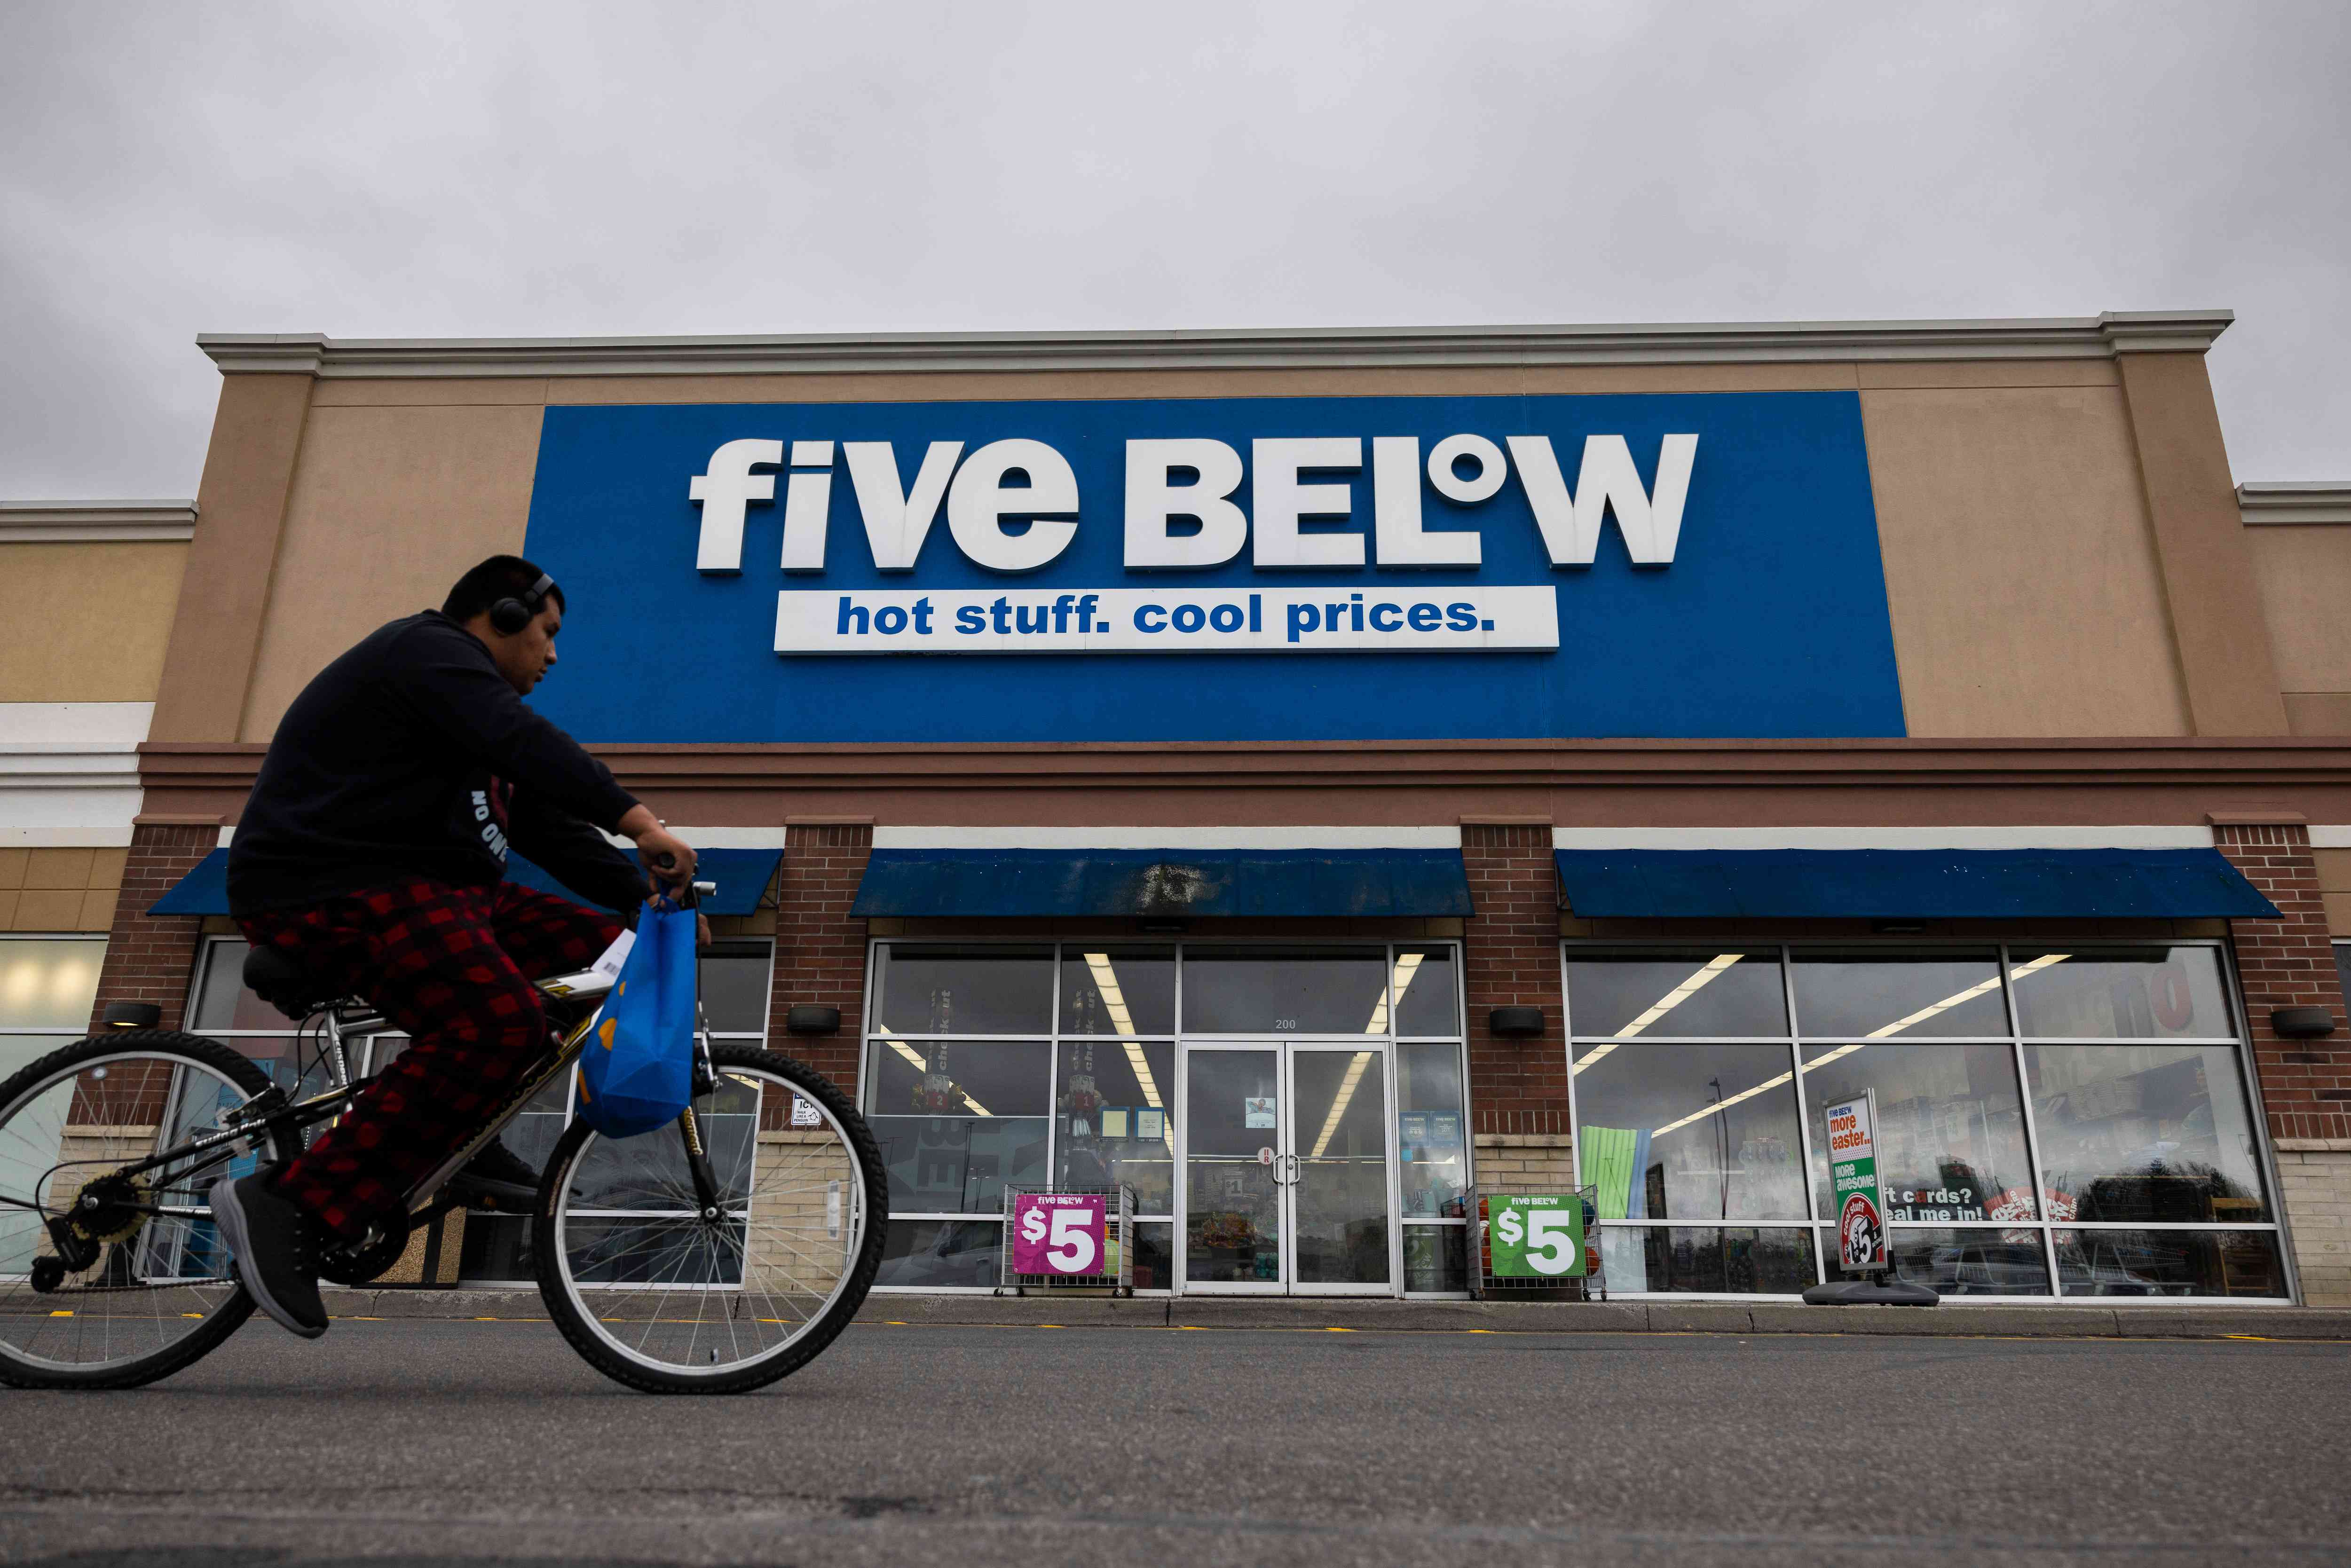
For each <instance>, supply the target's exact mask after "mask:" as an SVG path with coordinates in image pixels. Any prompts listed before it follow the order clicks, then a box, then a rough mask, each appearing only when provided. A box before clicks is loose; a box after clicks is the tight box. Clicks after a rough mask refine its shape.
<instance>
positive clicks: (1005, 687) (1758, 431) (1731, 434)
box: [524, 392, 1902, 742]
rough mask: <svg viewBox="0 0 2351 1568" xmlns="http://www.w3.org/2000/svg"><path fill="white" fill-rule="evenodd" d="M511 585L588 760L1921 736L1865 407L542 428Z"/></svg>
mask: <svg viewBox="0 0 2351 1568" xmlns="http://www.w3.org/2000/svg"><path fill="white" fill-rule="evenodd" d="M524 548H525V549H526V551H527V552H528V554H530V555H531V556H532V557H533V558H534V559H537V560H538V561H539V562H540V563H541V564H542V565H544V566H545V567H547V569H548V570H550V571H552V572H553V573H554V574H555V576H556V578H557V580H559V581H560V582H561V583H562V584H563V585H564V588H565V591H566V592H567V595H568V598H569V612H570V613H569V617H568V619H567V621H566V624H565V628H564V634H563V639H562V644H561V653H562V664H561V665H560V666H559V669H558V671H557V672H556V674H555V677H554V679H553V680H551V681H550V682H549V685H546V686H544V687H542V688H541V690H540V692H539V694H538V697H537V698H536V699H535V700H537V701H538V702H539V703H540V705H541V706H544V707H545V708H547V709H548V710H549V713H550V714H551V715H552V716H554V717H555V718H556V719H557V721H558V722H559V723H561V724H563V725H564V726H565V727H567V728H569V729H570V730H572V731H573V733H575V734H577V735H579V736H580V737H582V738H583V739H588V740H601V741H630V740H634V741H704V742H708V741H758V740H778V739H793V740H810V741H923V740H998V741H1006V740H1015V741H1017V740H1067V739H1094V740H1324V739H1374V738H1397V739H1410V738H1507V737H1567V736H1619V735H1621V736H1642V735H1656V736H1835V737H1849V736H1872V735H1899V734H1901V733H1902V718H1901V701H1900V694H1899V691H1898V689H1897V686H1896V679H1895V671H1894V658H1893V645H1892V639H1891V633H1890V630H1889V627H1888V622H1887V619H1886V591H1885V583H1884V580H1883V575H1882V572H1881V570H1880V566H1879V560H1878V552H1877V535H1876V515H1875V512H1874V510H1873V508H1872V504H1871V499H1870V493H1869V479H1868V467H1867V462H1866V457H1865V451H1864V447H1863V442H1862V433H1861V420H1860V407H1859V402H1858V399H1857V397H1856V396H1855V394H1853V393H1850V392H1758V393H1719V394H1706V395H1696V394H1674V395H1647V396H1605V397H1475V398H1392V397H1371V398H1262V399H1159V400H1149V401H1142V400H1126V401H1099V402H927V403H813V404H750V405H745V404H713V405H684V406H611V407H557V408H550V409H549V410H548V411H547V413H546V418H545V423H544V426H543V431H542V435H541V439H540V448H539V461H538V477H537V481H536V485H535V488H534V490H533V493H532V498H531V517H530V526H529V529H528V536H527V539H526V542H525V547H524ZM1465 655H1478V657H1475V658H1468V659H1466V660H1465V657H1464V656H1465ZM1473 666H1474V668H1473Z"/></svg>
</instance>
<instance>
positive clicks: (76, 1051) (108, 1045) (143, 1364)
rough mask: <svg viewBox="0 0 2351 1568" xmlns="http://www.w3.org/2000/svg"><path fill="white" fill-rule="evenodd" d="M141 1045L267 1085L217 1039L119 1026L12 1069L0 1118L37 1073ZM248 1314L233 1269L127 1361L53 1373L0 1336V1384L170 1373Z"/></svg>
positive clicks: (140, 1381)
mask: <svg viewBox="0 0 2351 1568" xmlns="http://www.w3.org/2000/svg"><path fill="white" fill-rule="evenodd" d="M140 1050H144V1051H151V1052H152V1053H153V1054H155V1055H158V1056H162V1055H169V1054H177V1055H181V1056H183V1057H185V1058H187V1059H188V1060H189V1061H193V1062H195V1063H198V1064H199V1065H201V1066H204V1067H207V1068H211V1069H213V1070H214V1071H218V1072H220V1073H221V1074H223V1075H224V1076H225V1077H226V1078H227V1079H228V1080H229V1082H232V1083H235V1085H236V1086H237V1087H238V1088H240V1089H243V1090H246V1091H247V1092H250V1093H254V1094H259V1093H262V1092H266V1090H267V1089H268V1088H269V1086H270V1080H269V1074H267V1073H266V1072H264V1071H262V1070H261V1069H260V1068H259V1067H258V1066H256V1065H255V1063H254V1062H253V1061H252V1059H251V1058H249V1057H246V1056H244V1055H242V1054H240V1053H239V1052H237V1051H231V1050H230V1049H229V1048H228V1047H227V1046H225V1045H223V1044H221V1043H220V1041H218V1040H206V1039H205V1038H204V1036H202V1035H194V1034H182V1033H180V1032H178V1031H177V1030H161V1029H140V1030H120V1031H118V1032H115V1033H111V1034H94V1035H90V1036H88V1037H87V1038H85V1039H83V1040H78V1041H76V1042H75V1043H74V1044H72V1045H66V1046H59V1047H58V1048H57V1050H55V1051H51V1052H49V1054H48V1055H47V1056H44V1057H42V1058H40V1059H39V1060H38V1061H34V1062H31V1063H29V1064H28V1065H26V1067H24V1068H22V1069H21V1070H19V1071H16V1072H15V1073H13V1074H11V1075H10V1076H9V1078H8V1081H7V1082H5V1083H0V1118H5V1116H6V1115H7V1113H10V1112H12V1111H13V1110H15V1108H16V1102H17V1101H18V1100H19V1099H21V1098H22V1097H23V1095H24V1094H25V1092H26V1090H28V1089H30V1088H31V1087H32V1086H33V1085H34V1084H35V1083H37V1082H39V1081H40V1080H42V1079H45V1078H49V1077H53V1076H55V1074H56V1073H57V1071H58V1070H59V1069H61V1068H65V1067H69V1066H71V1065H72V1064H73V1062H74V1061H75V1060H76V1059H77V1058H81V1057H95V1056H115V1055H120V1053H122V1052H123V1051H140ZM0 1124H5V1121H0ZM285 1135H286V1134H285V1133H284V1132H283V1130H282V1129H278V1128H272V1129H270V1130H269V1133H268V1136H269V1138H270V1140H271V1147H270V1154H271V1157H272V1158H274V1159H279V1160H283V1159H285V1158H287V1157H288V1155H287V1148H286V1145H284V1144H283V1142H282V1141H281V1140H282V1139H283V1138H284V1137H285ZM252 1315H253V1298H252V1297H251V1296H249V1295H247V1294H246V1290H245V1286H244V1285H243V1284H241V1283H238V1282H236V1281H235V1279H234V1277H233V1276H232V1280H231V1285H230V1292H229V1296H228V1299H227V1300H226V1301H223V1302H222V1303H221V1304H220V1306H219V1307H218V1308H217V1309H216V1310H215V1311H214V1312H212V1313H211V1314H209V1315H208V1316H207V1317H206V1318H205V1319H204V1322H202V1323H199V1324H198V1325H197V1326H196V1327H195V1328H193V1329H192V1330H190V1331H189V1332H188V1333H186V1334H184V1335H183V1336H182V1337H181V1338H180V1339H179V1340H177V1341H176V1342H174V1343H171V1344H168V1345H165V1346H164V1347H163V1348H162V1349H161V1350H158V1351H155V1352H153V1353H152V1354H148V1355H144V1356H141V1357H139V1358H137V1359H135V1360H132V1361H127V1362H122V1363H120V1364H107V1365H106V1366H104V1367H103V1368H101V1369H99V1370H96V1371H92V1372H87V1373H85V1372H75V1371H66V1372H60V1371H58V1370H57V1369H56V1368H54V1367H47V1366H29V1365H26V1364H24V1363H22V1362H20V1361H18V1360H17V1359H16V1357H15V1355H14V1354H12V1353H11V1352H10V1351H9V1349H8V1347H7V1345H6V1344H5V1343H0V1383H5V1384H6V1385H9V1386H11V1387H15V1388H49V1389H90V1390H102V1389H116V1388H137V1387H140V1386H141V1385H144V1384H149V1383H153V1382H155V1381H156V1380H157V1379H159V1378H164V1377H169V1376H171V1375H172V1374H173V1373H175V1372H178V1371H181V1370H182V1369H183V1368H185V1367H188V1366H191V1365H193V1364H195V1363H197V1362H199V1361H202V1360H203V1359H204V1357H205V1356H207V1355H210V1354H212V1353H213V1352H214V1351H215V1350H218V1349H219V1348H220V1347H221V1344H222V1343H223V1342H225V1340H226V1339H227V1338H228V1336H229V1335H231V1334H233V1333H235V1332H236V1331H237V1330H238V1328H240V1327H241V1326H243V1324H244V1322H245V1320H246V1319H247V1318H249V1317H251V1316H252Z"/></svg>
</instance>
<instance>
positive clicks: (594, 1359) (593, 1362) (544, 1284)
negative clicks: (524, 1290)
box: [531, 1044, 890, 1394]
mask: <svg viewBox="0 0 2351 1568" xmlns="http://www.w3.org/2000/svg"><path fill="white" fill-rule="evenodd" d="M710 1056H711V1063H712V1065H713V1066H715V1067H716V1068H717V1069H718V1070H719V1071H726V1069H727V1068H728V1067H730V1066H733V1067H751V1068H756V1069H758V1071H762V1072H767V1073H772V1074H773V1075H775V1076H776V1077H778V1078H781V1079H782V1080H784V1081H785V1082H788V1083H789V1084H790V1085H791V1086H792V1088H793V1090H794V1092H798V1093H801V1094H805V1095H806V1096H808V1097H809V1098H810V1099H811V1100H815V1101H817V1102H819V1103H820V1104H822V1105H823V1106H824V1108H825V1109H826V1110H827V1111H829V1112H831V1113H832V1115H833V1117H834V1119H835V1120H837V1121H838V1122H839V1123H840V1124H841V1130H842V1131H843V1132H844V1133H846V1134H848V1135H849V1138H850V1141H851V1143H852V1145H854V1147H855V1149H856V1153H857V1157H858V1160H859V1161H860V1163H861V1164H862V1165H863V1166H864V1169H865V1213H866V1216H867V1223H866V1227H865V1239H864V1241H863V1244H862V1246H861V1247H860V1248H859V1251H858V1259H857V1263H856V1266H855V1267H854V1268H852V1270H850V1277H849V1283H848V1286H847V1288H846V1289H844V1290H843V1291H841V1294H840V1295H839V1296H838V1297H837V1298H835V1299H834V1301H833V1303H832V1306H831V1309H830V1310H829V1311H828V1312H826V1313H825V1315H824V1316H823V1317H822V1318H821V1319H820V1320H819V1321H818V1322H817V1323H816V1324H815V1325H814V1326H813V1327H811V1328H810V1330H809V1331H808V1332H807V1333H804V1334H802V1335H801V1336H800V1337H799V1339H798V1340H797V1341H795V1342H794V1343H792V1344H791V1345H790V1346H789V1347H788V1348H787V1349H785V1350H784V1351H783V1352H782V1353H781V1354H777V1355H775V1356H772V1357H769V1358H768V1359H766V1360H763V1361H760V1362H758V1363H756V1364H753V1365H750V1366H747V1367H745V1368H743V1369H742V1370H741V1371H740V1372H737V1373H735V1374H733V1375H721V1376H717V1377H708V1376H701V1377H696V1376H684V1375H673V1374H665V1373H660V1372H655V1371H653V1369H651V1368H649V1367H646V1366H643V1365H642V1364H638V1363H636V1362H632V1361H628V1360H625V1359H623V1358H622V1357H621V1356H619V1355H616V1354H613V1352H612V1348H611V1346H610V1345H608V1344H606V1343H604V1341H603V1340H602V1338H601V1336H599V1335H598V1334H597V1333H596V1332H595V1331H594V1330H593V1329H591V1328H590V1327H589V1325H588V1322H587V1320H586V1317H585V1315H584V1314H583V1313H582V1312H581V1311H580V1304H579V1302H578V1301H576V1300H575V1299H574V1298H573V1297H572V1295H571V1292H570V1291H569V1289H567V1288H566V1286H565V1283H564V1278H563V1270H562V1267H561V1265H560V1264H559V1262H558V1261H557V1260H558V1259H559V1257H560V1256H561V1246H560V1241H559V1238H558V1237H557V1236H556V1234H555V1226H556V1208H557V1200H558V1199H559V1197H560V1196H561V1194H562V1192H563V1184H564V1181H565V1179H566V1177H567V1176H568V1173H569V1171H570V1169H571V1166H572V1164H573V1162H574V1161H576V1160H577V1159H578V1158H579V1155H580V1149H581V1147H582V1146H584V1145H586V1144H587V1142H588V1140H589V1139H590V1137H591V1136H593V1135H594V1130H593V1129H592V1128H590V1127H589V1125H588V1124H586V1123H584V1122H575V1123H573V1124H571V1126H570V1127H569V1129H567V1130H566V1131H565V1133H564V1134H563V1136H562V1137H561V1138H560V1139H559V1140H558V1141H557V1143H556V1145H555V1152H554V1153H553V1154H551V1155H549V1156H548V1161H547V1169H546V1171H545V1172H544V1173H543V1174H542V1175H541V1176H540V1178H539V1188H538V1206H537V1208H536V1211H535V1212H534V1214H533V1216H532V1218H531V1250H532V1251H533V1253H534V1254H536V1259H535V1261H536V1262H537V1264H538V1293H539V1298H540V1300H541V1301H544V1302H545V1303H546V1306H547V1312H548V1316H549V1317H550V1318H552V1319H553V1320H554V1321H555V1326H556V1328H557V1329H558V1330H559V1331H560V1332H561V1333H562V1335H563V1337H564V1338H565V1339H566V1340H568V1341H569V1342H570V1344H571V1348H572V1349H573V1350H576V1351H578V1352H579V1353H580V1359H582V1360H583V1361H585V1362H587V1363H588V1364H589V1365H590V1366H592V1367H594V1368H595V1369H596V1370H597V1371H599V1372H601V1373H602V1374H603V1375H605V1376H607V1377H609V1378H611V1380H612V1381H613V1382H615V1383H619V1384H622V1385H625V1386H627V1387H630V1388H633V1389H636V1390H637V1391H638V1392H640V1393H643V1394H747V1393H750V1392H751V1391H752V1390H753V1389H757V1388H765V1387H767V1386H768V1385H769V1384H771V1383H775V1382H777V1381H778V1380H780V1379H782V1378H786V1377H789V1376H790V1375H792V1374H793V1373H795V1372H798V1371H799V1369H800V1368H801V1367H803V1366H806V1365H807V1364H809V1363H810V1362H811V1361H813V1360H815V1359H816V1358H817V1357H818V1356H819V1355H820V1354H823V1352H824V1350H825V1349H826V1347H827V1346H829V1345H831V1343H832V1342H833V1341H834V1340H835V1339H838V1338H839V1337H840V1336H841V1330H843V1329H845V1328H847V1327H848V1326H849V1323H850V1320H851V1319H852V1318H854V1317H855V1316H856V1315H857V1311H858V1309H859V1308H860V1307H862V1306H863V1305H864V1304H865V1297H866V1293H867V1292H868V1291H871V1290H872V1288H873V1278H874V1276H875V1275H876V1274H878V1273H880V1272H881V1270H882V1251H883V1247H884V1245H885V1244H886V1243H887V1241H888V1239H889V1228H890V1184H889V1178H888V1176H887V1175H886V1174H885V1173H884V1172H883V1168H882V1146H881V1145H879V1144H878V1143H876V1142H875V1141H874V1138H873V1132H872V1128H870V1127H868V1126H867V1125H866V1124H865V1118H864V1117H862V1116H861V1115H859V1114H858V1113H857V1107H856V1106H855V1105H853V1104H852V1103H850V1099H849V1096H847V1095H846V1094H843V1093H842V1092H841V1091H840V1090H839V1089H837V1088H835V1087H834V1086H833V1083H832V1081H831V1079H828V1078H826V1077H825V1076H824V1075H823V1074H822V1073H820V1072H819V1071H816V1069H814V1068H812V1067H810V1066H809V1065H808V1064H807V1063H806V1062H804V1061H796V1060H795V1059H793V1058H791V1057H789V1056H785V1055H782V1054H780V1053H778V1052H777V1051H767V1050H763V1049H761V1048H760V1047H758V1046H751V1045H726V1044H721V1045H716V1046H714V1047H713V1048H712V1050H711V1052H710ZM648 1135H650V1134H648Z"/></svg>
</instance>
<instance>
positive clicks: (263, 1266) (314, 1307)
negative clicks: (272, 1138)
mask: <svg viewBox="0 0 2351 1568" xmlns="http://www.w3.org/2000/svg"><path fill="white" fill-rule="evenodd" d="M212 1205H213V1219H214V1223H216V1224H217V1225H219V1227H220V1230H221V1239H222V1240H224V1241H225V1242H227V1243H228V1250H229V1256H230V1257H232V1258H234V1259H235V1260H236V1277H237V1278H238V1279H239V1280H240V1281H244V1284H245V1288H246V1293H247V1294H249V1295H251V1296H252V1297H253V1300H254V1304H255V1305H256V1306H258V1307H259V1308H260V1309H261V1310H262V1311H263V1312H267V1313H268V1314H269V1315H270V1317H271V1318H272V1319H274V1320H276V1322H277V1324H278V1326H279V1327H281V1328H284V1329H287V1330H289V1331H291V1332H292V1333H298V1334H300V1335H301V1336H302V1337H303V1338H304V1339H317V1338H318V1337H319V1335H320V1334H322V1333H326V1332H327V1306H326V1303H325V1302H324V1301H320V1300H319V1271H318V1265H317V1262H316V1261H315V1259H314V1255H313V1253H312V1251H311V1249H310V1243H309V1231H310V1221H309V1219H308V1218H307V1217H306V1216H305V1215H304V1214H303V1213H302V1211H301V1210H300V1209H298V1208H297V1207H294V1205H293V1203H292V1202H290V1201H289V1200H287V1199H286V1198H283V1197H279V1196H278V1195H277V1193H276V1192H273V1191H272V1190H270V1187H269V1179H268V1177H267V1176H266V1175H265V1174H262V1173H259V1172H256V1173H255V1174H254V1175H252V1176H243V1177H239V1178H237V1179H235V1180H231V1179H230V1178H228V1177H227V1176H223V1177H222V1178H221V1179H220V1180H218V1181H216V1182H214V1183H213V1186H212Z"/></svg>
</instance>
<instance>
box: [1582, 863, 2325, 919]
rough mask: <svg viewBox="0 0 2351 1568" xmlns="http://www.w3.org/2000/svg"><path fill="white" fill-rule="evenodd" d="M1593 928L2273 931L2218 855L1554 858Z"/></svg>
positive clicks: (2258, 901) (2256, 897) (2270, 909)
mask: <svg viewBox="0 0 2351 1568" xmlns="http://www.w3.org/2000/svg"><path fill="white" fill-rule="evenodd" d="M1552 854H1553V856H1554V858H1555V859H1556V861H1557V862H1558V866H1559V880H1560V887H1561V890H1562V894H1563V896H1564V899H1565V902H1566V904H1567V906H1568V907H1569V908H1571V909H1573V911H1574V913H1575V914H1577V915H1583V916H1587V917H1592V918H1598V919H1673V920H1688V919H1713V920H2145V919H2160V920H2201V919H2227V920H2275V919H2277V918H2279V912H2278V908H2277V905H2275V904H2272V903H2271V902H2270V901H2269V900H2268V899H2267V898H2265V897H2263V896H2262V893H2261V890H2260V889H2258V888H2256V887H2254V886H2253V884H2252V883H2250V882H2248V881H2246V880H2245V876H2244V873H2241V872H2240V871H2239V870H2238V869H2237V868H2236V867H2235V866H2233V865H2231V864H2230V863H2229V861H2228V857H2227V856H2225V855H2223V854H2221V853H2220V851H2218V850H2210V849H2176V850H2123V849H2066V850H2059V849H2018V850H1951V849H1934V850H1874V849H1873V850H1648V849H1642V850H1629V849H1628V850H1555V851H1553V852H1552Z"/></svg>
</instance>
